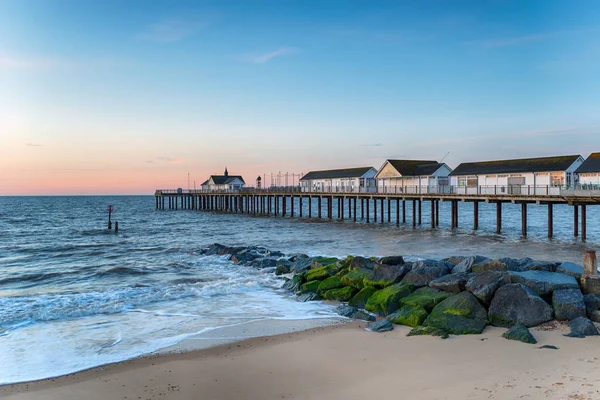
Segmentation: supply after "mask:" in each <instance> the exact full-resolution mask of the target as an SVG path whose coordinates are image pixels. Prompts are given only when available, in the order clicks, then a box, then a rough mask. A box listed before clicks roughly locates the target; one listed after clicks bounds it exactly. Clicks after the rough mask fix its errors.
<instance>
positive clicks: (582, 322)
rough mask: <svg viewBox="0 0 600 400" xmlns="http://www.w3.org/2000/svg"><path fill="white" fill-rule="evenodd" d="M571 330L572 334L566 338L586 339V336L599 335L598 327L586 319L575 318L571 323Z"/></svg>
mask: <svg viewBox="0 0 600 400" xmlns="http://www.w3.org/2000/svg"><path fill="white" fill-rule="evenodd" d="M569 328H571V333H569V334H568V335H565V336H569V337H576V338H584V337H586V336H596V335H598V329H596V325H594V323H593V322H592V321H590V320H589V319H587V318H585V317H579V318H575V319H574V320H573V321H571V322H569Z"/></svg>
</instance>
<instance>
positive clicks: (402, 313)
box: [387, 305, 427, 328]
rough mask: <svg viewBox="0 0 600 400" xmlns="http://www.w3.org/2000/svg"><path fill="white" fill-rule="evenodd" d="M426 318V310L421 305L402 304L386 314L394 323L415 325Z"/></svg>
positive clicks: (421, 322) (420, 323)
mask: <svg viewBox="0 0 600 400" xmlns="http://www.w3.org/2000/svg"><path fill="white" fill-rule="evenodd" d="M426 318H427V311H425V309H424V308H423V307H421V306H409V305H407V306H403V307H400V309H398V310H396V311H395V312H393V313H391V314H390V315H388V316H387V319H389V320H390V321H391V322H392V323H394V324H396V325H407V326H411V327H413V328H414V327H417V326H419V325H422V324H423V322H424V321H425V319H426Z"/></svg>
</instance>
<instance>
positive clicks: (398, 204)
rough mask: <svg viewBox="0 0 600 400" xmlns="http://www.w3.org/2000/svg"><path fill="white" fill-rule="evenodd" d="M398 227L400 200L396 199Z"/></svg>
mask: <svg viewBox="0 0 600 400" xmlns="http://www.w3.org/2000/svg"><path fill="white" fill-rule="evenodd" d="M396 225H400V199H396Z"/></svg>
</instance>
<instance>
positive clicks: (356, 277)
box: [342, 268, 371, 289]
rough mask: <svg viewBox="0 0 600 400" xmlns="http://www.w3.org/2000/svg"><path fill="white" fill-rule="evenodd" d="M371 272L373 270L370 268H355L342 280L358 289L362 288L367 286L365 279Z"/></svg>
mask: <svg viewBox="0 0 600 400" xmlns="http://www.w3.org/2000/svg"><path fill="white" fill-rule="evenodd" d="M370 273H371V270H368V269H363V268H359V269H354V270H351V271H350V272H348V273H347V274H346V275H344V276H342V282H343V283H344V285H347V286H352V287H355V288H357V289H362V288H363V287H365V284H364V279H365V278H366V277H367V276H368V275H369V274H370Z"/></svg>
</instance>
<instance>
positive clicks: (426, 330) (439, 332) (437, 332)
mask: <svg viewBox="0 0 600 400" xmlns="http://www.w3.org/2000/svg"><path fill="white" fill-rule="evenodd" d="M424 335H428V336H439V337H441V338H442V339H448V332H446V331H445V330H443V329H440V328H435V327H433V326H418V327H416V328H414V329H413V330H411V331H410V332H408V334H407V335H406V336H424Z"/></svg>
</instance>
